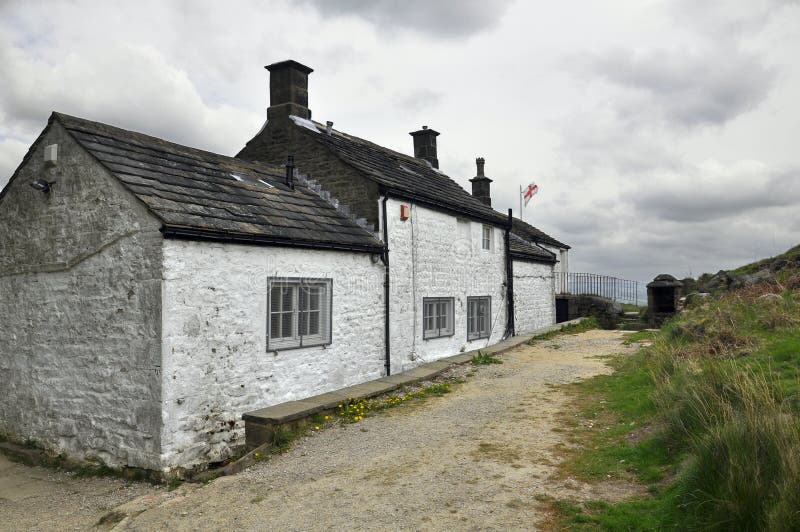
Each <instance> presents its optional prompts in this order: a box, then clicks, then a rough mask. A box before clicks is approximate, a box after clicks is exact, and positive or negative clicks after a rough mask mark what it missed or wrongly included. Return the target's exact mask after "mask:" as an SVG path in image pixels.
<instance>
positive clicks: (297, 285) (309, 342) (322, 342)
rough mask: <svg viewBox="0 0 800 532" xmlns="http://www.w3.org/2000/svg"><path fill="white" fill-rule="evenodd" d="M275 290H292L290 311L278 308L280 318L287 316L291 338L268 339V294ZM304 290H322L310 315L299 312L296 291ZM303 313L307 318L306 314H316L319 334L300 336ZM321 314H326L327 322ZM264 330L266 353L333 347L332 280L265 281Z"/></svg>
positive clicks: (269, 333) (307, 310)
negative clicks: (290, 328)
mask: <svg viewBox="0 0 800 532" xmlns="http://www.w3.org/2000/svg"><path fill="white" fill-rule="evenodd" d="M275 287H292V289H293V290H292V292H293V295H292V309H291V310H290V311H285V310H283V309H282V308H281V310H280V311H278V312H279V313H280V314H282V315H286V314H287V313H290V312H291V316H292V336H288V337H278V338H273V337H272V314H273V309H272V291H273V289H274V288H275ZM304 287H305V288H309V287H314V288H324V290H323V293H322V294H321V295H320V305H319V309H318V310H316V311H314V310H311V309H306V310H303V309H301V304H300V299H301V298H300V293H301V292H300V289H302V288H304ZM326 306H327V308H326ZM303 312H306V315H308V314H309V313H310V312H319V314H320V317H319V328H320V332H319V333H318V334H305V335H304V334H302V333H301V331H300V328H301V321H302V320H301V317H302V313H303ZM325 312H327V319H326V317H325V315H324V314H325ZM281 319H283V318H281ZM306 319H307V318H306ZM306 325H307V322H306ZM266 326H267V330H266V340H267V351H285V350H289V349H303V348H307V347H319V346H326V345H330V344H331V343H333V279H329V278H315V277H268V278H267V319H266ZM323 327H324V331H323ZM281 328H282V325H281Z"/></svg>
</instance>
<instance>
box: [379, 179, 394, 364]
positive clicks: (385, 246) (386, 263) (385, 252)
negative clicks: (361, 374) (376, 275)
mask: <svg viewBox="0 0 800 532" xmlns="http://www.w3.org/2000/svg"><path fill="white" fill-rule="evenodd" d="M388 200H389V195H388V194H387V193H386V192H384V194H383V209H382V211H381V217H382V221H383V254H382V255H381V260H383V265H384V269H385V272H384V277H383V303H384V321H383V327H384V329H383V337H384V349H385V350H386V353H385V355H384V356H385V362H384V366H385V367H386V376H387V377H388V376H389V375H391V374H392V357H391V347H390V342H389V227H388V226H387V225H386V202H387V201H388Z"/></svg>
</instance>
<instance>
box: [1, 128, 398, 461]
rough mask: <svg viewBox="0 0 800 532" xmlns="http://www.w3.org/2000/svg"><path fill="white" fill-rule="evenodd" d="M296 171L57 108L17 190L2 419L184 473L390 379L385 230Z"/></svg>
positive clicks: (10, 225) (75, 450)
mask: <svg viewBox="0 0 800 532" xmlns="http://www.w3.org/2000/svg"><path fill="white" fill-rule="evenodd" d="M48 159H49V160H48ZM285 173H286V172H285V170H284V169H283V168H276V167H273V166H270V165H264V164H258V163H251V162H248V161H243V160H240V159H234V158H231V157H224V156H220V155H216V154H212V153H207V152H203V151H200V150H195V149H192V148H186V147H183V146H179V145H176V144H172V143H169V142H165V141H162V140H159V139H156V138H152V137H148V136H146V135H141V134H137V133H132V132H129V131H125V130H122V129H118V128H114V127H110V126H106V125H103V124H98V123H95V122H89V121H87V120H82V119H77V118H73V117H69V116H66V115H62V114H56V113H54V114H53V115H52V116H51V118H50V121H49V123H48V126H47V128H46V129H45V130H44V132H43V133H42V134H41V136H40V137H39V138H38V139H37V140H36V142H35V143H34V144H33V146H32V147H31V149H30V150H29V152H28V154H27V156H26V157H25V159H24V161H23V163H22V165H21V166H20V167H19V169H18V170H17V171H16V172H15V174H14V176H13V177H12V179H11V181H10V182H9V183H8V185H7V186H6V187H5V189H4V190H3V192H2V196H0V383H2V395H1V396H0V432H4V433H7V434H9V435H11V436H14V437H17V438H19V439H26V438H31V439H34V440H37V441H40V442H42V443H44V444H45V445H47V446H49V447H52V448H54V449H58V450H60V451H63V452H66V453H68V454H70V455H73V456H76V457H85V458H89V457H96V458H99V459H101V460H103V461H104V462H105V463H107V464H109V465H115V466H119V465H125V466H134V467H142V468H147V469H153V470H169V469H172V468H175V467H188V466H192V465H196V464H200V463H206V462H212V461H215V460H219V459H222V458H223V457H224V456H226V455H227V454H228V453H229V452H230V450H231V449H232V448H234V447H236V446H237V445H239V444H240V443H241V441H242V440H243V437H244V429H243V424H242V422H241V413H242V412H243V411H246V410H249V409H252V408H253V406H256V405H260V404H263V403H267V404H269V403H277V402H282V401H285V400H290V399H297V398H301V397H306V396H309V395H314V394H317V393H322V392H325V391H329V390H331V389H335V388H338V387H341V386H345V385H351V384H356V383H359V382H363V381H365V380H369V379H373V378H378V377H380V376H381V375H382V374H383V356H384V349H383V345H384V338H383V334H384V331H383V321H384V318H383V276H384V268H383V265H382V264H381V261H380V256H381V253H382V251H383V245H382V243H381V242H380V241H378V240H377V239H376V238H375V236H374V235H373V234H371V233H370V232H368V231H366V230H365V229H364V228H362V227H360V226H359V225H357V224H356V223H354V222H353V221H352V220H351V219H349V218H348V217H346V216H344V215H342V214H341V213H340V212H339V211H337V209H335V208H334V207H333V206H332V205H331V204H330V203H329V202H327V201H325V200H324V199H323V198H321V197H320V196H319V195H317V194H316V193H314V192H313V191H311V190H310V189H309V188H308V187H306V186H302V185H300V184H296V185H295V186H294V188H293V189H292V188H291V186H289V185H287V184H286V177H285ZM43 187H48V188H49V191H43V190H41V188H43ZM290 348H294V349H290Z"/></svg>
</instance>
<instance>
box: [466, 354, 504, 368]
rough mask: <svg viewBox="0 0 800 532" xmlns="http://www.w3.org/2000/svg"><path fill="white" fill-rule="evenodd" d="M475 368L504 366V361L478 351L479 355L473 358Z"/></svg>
mask: <svg viewBox="0 0 800 532" xmlns="http://www.w3.org/2000/svg"><path fill="white" fill-rule="evenodd" d="M470 362H472V365H473V366H487V365H489V364H502V363H503V361H502V360H500V359H499V358H494V357H493V356H491V355H489V354H488V353H484V352H483V351H478V354H477V355H473V356H472V360H471V361H470Z"/></svg>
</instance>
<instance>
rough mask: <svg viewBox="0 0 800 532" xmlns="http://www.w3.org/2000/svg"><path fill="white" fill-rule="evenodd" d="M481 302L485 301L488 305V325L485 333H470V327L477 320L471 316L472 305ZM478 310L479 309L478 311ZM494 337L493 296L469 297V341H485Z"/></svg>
mask: <svg viewBox="0 0 800 532" xmlns="http://www.w3.org/2000/svg"><path fill="white" fill-rule="evenodd" d="M480 301H484V302H485V303H486V316H485V317H486V324H485V327H486V328H485V330H484V331H477V332H475V331H473V332H472V333H470V327H471V325H472V321H473V319H476V320H477V316H476V317H474V318H473V317H472V316H471V315H470V310H469V309H470V304H471V303H477V302H480ZM476 310H477V309H476ZM491 335H492V296H469V297H467V341H468V342H472V341H474V340H483V339H485V338H489V337H490V336H491Z"/></svg>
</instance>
